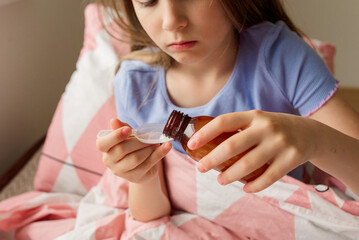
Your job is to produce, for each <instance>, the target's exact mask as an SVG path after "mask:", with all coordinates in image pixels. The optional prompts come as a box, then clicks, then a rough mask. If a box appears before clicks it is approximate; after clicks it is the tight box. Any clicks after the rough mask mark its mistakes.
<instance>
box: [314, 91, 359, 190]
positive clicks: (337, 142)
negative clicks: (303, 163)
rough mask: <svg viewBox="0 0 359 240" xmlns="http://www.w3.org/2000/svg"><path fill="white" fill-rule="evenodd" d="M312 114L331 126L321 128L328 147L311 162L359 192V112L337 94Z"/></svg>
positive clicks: (321, 138)
mask: <svg viewBox="0 0 359 240" xmlns="http://www.w3.org/2000/svg"><path fill="white" fill-rule="evenodd" d="M310 118H311V119H314V120H317V121H319V122H321V123H324V124H326V125H327V126H330V127H331V128H324V127H321V128H318V133H317V134H316V135H317V136H318V138H319V139H318V140H319V141H320V142H322V144H323V145H324V146H325V147H323V148H321V149H320V151H318V154H317V155H316V157H314V158H313V159H312V160H311V162H312V163H313V164H314V165H316V166H317V167H318V168H320V169H322V170H323V171H325V172H327V173H329V174H331V175H332V176H335V177H337V178H338V179H340V180H341V181H342V182H343V183H344V184H345V185H346V186H348V187H349V188H350V189H351V190H352V191H353V192H354V193H356V194H357V195H358V196H359V184H358V183H359V174H358V173H359V140H358V139H359V114H358V113H357V112H356V111H355V110H353V109H352V108H351V107H350V106H349V105H348V104H347V103H346V102H345V101H344V100H343V99H342V98H341V97H340V95H339V94H335V95H334V96H333V97H332V99H330V101H328V102H327V103H326V104H325V105H324V106H323V107H322V108H320V109H319V110H318V111H317V112H315V113H313V114H312V115H311V116H310ZM321 129H323V130H322V131H320V130H321ZM336 130H338V131H336Z"/></svg>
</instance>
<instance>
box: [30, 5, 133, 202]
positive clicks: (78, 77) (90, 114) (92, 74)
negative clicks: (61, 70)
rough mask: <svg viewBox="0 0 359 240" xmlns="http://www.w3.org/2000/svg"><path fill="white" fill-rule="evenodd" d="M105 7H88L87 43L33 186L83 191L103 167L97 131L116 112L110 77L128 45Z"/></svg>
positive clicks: (63, 97) (54, 122) (96, 179)
mask: <svg viewBox="0 0 359 240" xmlns="http://www.w3.org/2000/svg"><path fill="white" fill-rule="evenodd" d="M102 10H103V9H102V8H99V7H98V6H97V5H96V4H89V5H88V6H86V9H85V31H84V43H83V47H82V50H81V52H80V57H79V59H78V61H77V64H76V71H75V72H74V73H73V74H72V76H71V79H70V81H69V83H68V84H67V86H66V88H65V92H64V93H63V94H62V96H61V99H60V101H59V103H58V106H57V108H56V111H55V114H54V116H53V119H52V122H51V124H50V126H49V129H48V132H47V136H46V140H45V143H44V147H43V150H42V154H41V157H40V161H39V166H38V169H37V172H36V175H35V180H34V188H35V190H38V191H45V192H70V193H76V194H80V195H84V194H86V193H87V192H88V190H89V189H90V188H91V187H93V186H95V185H96V184H97V182H98V181H99V179H100V177H101V176H102V174H103V172H104V170H105V166H104V165H103V164H102V154H101V152H100V151H98V150H97V149H96V145H95V142H96V135H97V132H98V131H99V130H101V129H106V128H108V127H109V126H108V125H109V120H110V119H111V118H114V117H116V109H115V103H114V98H113V90H112V89H113V87H112V81H113V78H114V74H115V69H116V67H117V64H118V57H119V56H121V55H123V54H125V53H126V52H128V51H129V47H128V45H127V44H125V43H122V42H120V41H118V40H116V39H114V38H113V37H111V36H110V35H111V34H109V33H108V31H107V30H109V31H113V30H117V31H118V32H119V33H121V32H120V30H119V29H118V28H116V25H115V24H114V22H113V21H108V20H107V19H106V20H107V22H108V23H106V29H107V30H106V29H105V26H104V25H103V24H102V20H101V17H102V16H100V15H101V13H102V12H103V11H102Z"/></svg>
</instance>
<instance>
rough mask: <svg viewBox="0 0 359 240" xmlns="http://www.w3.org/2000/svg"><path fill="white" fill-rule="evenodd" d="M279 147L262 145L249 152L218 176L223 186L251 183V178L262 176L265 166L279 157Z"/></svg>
mask: <svg viewBox="0 0 359 240" xmlns="http://www.w3.org/2000/svg"><path fill="white" fill-rule="evenodd" d="M278 151H279V146H273V145H272V144H266V143H265V142H262V143H260V144H259V145H258V146H256V147H254V148H252V149H251V150H250V151H248V152H247V153H246V154H245V155H244V156H243V157H242V158H241V159H239V160H238V161H237V162H235V163H234V164H233V165H232V166H231V167H229V168H228V169H227V170H226V171H224V172H223V173H221V174H220V175H219V176H218V180H219V182H220V183H221V184H223V185H226V184H228V183H231V182H234V181H237V180H242V181H244V182H245V181H250V179H251V178H253V177H256V175H258V174H262V173H263V171H264V170H265V169H264V166H265V165H266V164H269V162H270V161H271V160H272V159H273V158H274V157H275V156H276V155H277V153H278Z"/></svg>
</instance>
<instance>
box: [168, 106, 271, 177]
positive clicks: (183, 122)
mask: <svg viewBox="0 0 359 240" xmlns="http://www.w3.org/2000/svg"><path fill="white" fill-rule="evenodd" d="M212 119H213V117H211V116H197V117H190V116H188V115H186V114H183V113H182V112H179V111H176V110H173V111H172V113H171V115H170V116H169V118H168V120H167V122H166V125H165V127H164V129H163V134H164V135H166V136H167V137H171V138H173V139H174V140H175V141H177V142H179V143H181V145H182V148H183V150H184V151H185V152H186V153H187V154H188V156H190V157H191V158H192V159H193V160H195V161H199V160H200V159H201V158H203V157H204V156H206V155H207V154H208V153H209V152H211V151H212V150H213V149H214V148H215V147H217V146H218V145H219V144H220V143H222V142H223V141H224V140H226V139H227V138H229V137H231V136H232V135H234V134H236V133H238V132H237V131H235V132H225V133H222V134H221V135H219V136H218V137H216V138H214V139H213V140H211V141H210V142H208V143H207V144H206V145H204V146H202V147H200V148H198V149H196V150H191V149H189V148H188V147H187V143H188V141H189V139H190V138H191V137H192V136H193V134H194V133H195V132H197V131H198V130H199V129H201V128H202V127H203V126H204V125H206V124H207V123H208V122H210V121H211V120H212ZM244 154H245V153H243V154H239V155H237V156H235V157H233V158H231V159H229V160H227V161H226V162H224V163H222V164H220V165H218V166H217V167H216V168H215V170H217V171H220V172H223V171H225V170H226V169H227V168H229V167H230V166H231V165H232V164H234V163H235V162H236V161H238V159H240V158H241V157H242V156H243V155H244ZM267 167H268V165H265V166H263V167H261V168H259V169H257V170H255V171H254V172H252V173H250V174H248V175H247V176H245V177H244V178H242V179H241V181H242V182H250V181H252V180H254V179H255V178H257V177H258V176H260V175H261V174H262V173H263V172H264V171H265V170H266V169H267Z"/></svg>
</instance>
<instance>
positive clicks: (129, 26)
mask: <svg viewBox="0 0 359 240" xmlns="http://www.w3.org/2000/svg"><path fill="white" fill-rule="evenodd" d="M213 1H219V3H220V4H221V6H222V7H223V10H224V11H225V13H226V15H227V17H228V19H229V21H230V22H231V23H232V24H233V26H234V28H235V29H236V30H237V31H236V32H237V34H238V35H239V33H240V32H241V31H242V30H244V29H247V28H249V27H251V26H253V25H256V24H258V23H261V22H264V21H268V22H272V23H276V22H277V21H280V20H281V21H283V22H284V23H286V24H287V26H288V27H289V28H290V29H291V30H292V31H294V32H296V33H297V34H298V35H299V36H304V34H303V33H302V31H301V30H300V29H299V28H298V27H296V26H295V24H294V23H293V22H292V20H291V19H290V18H289V16H288V15H287V13H286V11H285V9H284V7H283V4H282V2H281V0H213ZM97 3H99V4H100V5H103V6H104V7H105V9H106V10H107V11H106V12H105V14H109V15H111V17H112V18H113V19H116V20H115V21H116V24H117V25H118V26H120V27H121V28H122V29H123V30H124V32H125V33H126V36H125V37H124V38H121V39H119V40H121V41H126V42H127V43H129V44H130V49H131V50H130V53H129V54H127V55H126V56H124V57H123V58H122V60H125V59H138V60H142V61H144V62H147V63H149V64H152V65H160V66H163V67H164V68H169V67H171V65H172V63H173V61H174V60H173V59H172V58H171V57H170V56H169V55H167V54H166V53H164V52H163V51H161V50H160V49H157V46H156V44H155V43H154V42H153V41H152V40H151V38H150V37H149V36H148V35H147V33H146V32H145V30H144V29H143V28H142V26H141V24H140V22H139V21H138V19H137V16H136V13H135V10H134V7H133V5H132V1H131V0H97ZM144 48H148V49H149V50H151V49H156V50H155V51H148V50H146V51H143V49H144Z"/></svg>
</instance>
